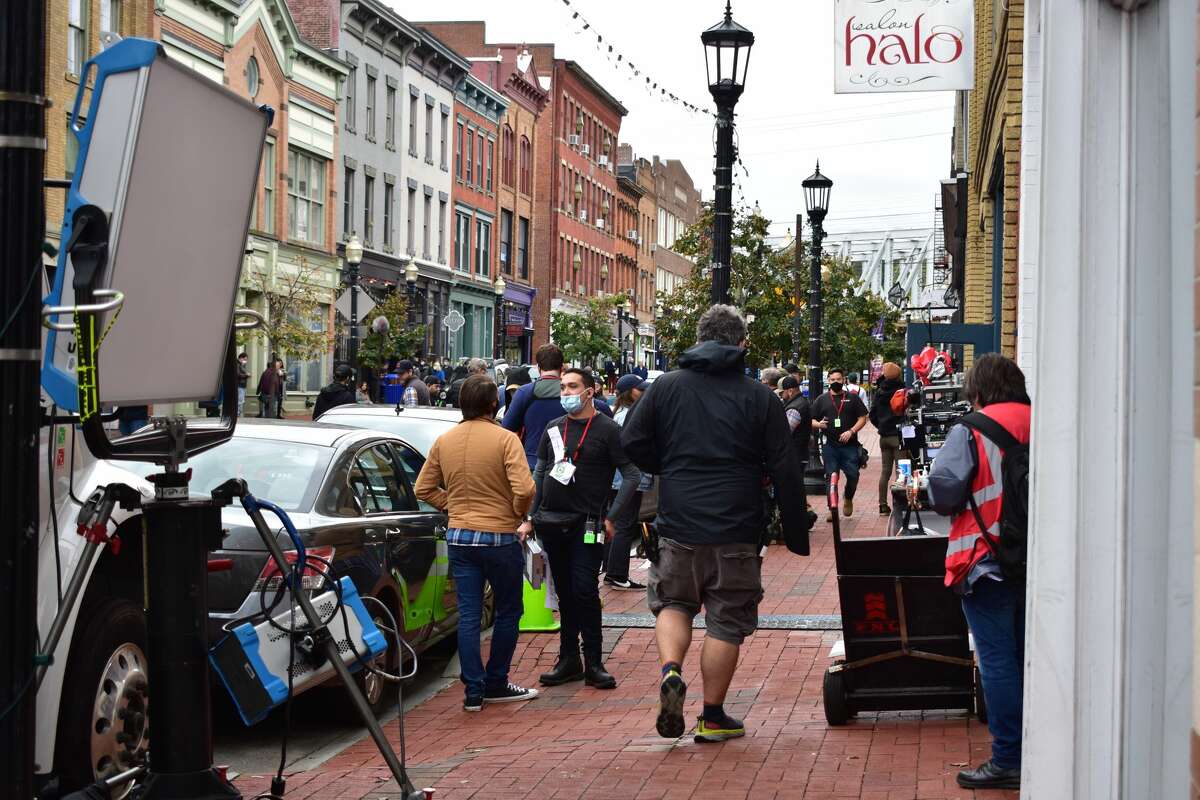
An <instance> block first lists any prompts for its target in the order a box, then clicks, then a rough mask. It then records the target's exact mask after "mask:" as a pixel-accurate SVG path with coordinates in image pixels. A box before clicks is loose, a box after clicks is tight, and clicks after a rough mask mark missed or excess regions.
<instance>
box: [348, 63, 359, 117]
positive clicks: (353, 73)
mask: <svg viewBox="0 0 1200 800" xmlns="http://www.w3.org/2000/svg"><path fill="white" fill-rule="evenodd" d="M357 80H358V69H357V68H356V67H350V74H349V75H347V76H346V130H348V131H353V130H354V84H355V81H357Z"/></svg>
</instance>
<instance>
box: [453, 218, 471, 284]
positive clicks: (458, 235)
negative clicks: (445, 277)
mask: <svg viewBox="0 0 1200 800" xmlns="http://www.w3.org/2000/svg"><path fill="white" fill-rule="evenodd" d="M454 222H455V225H454V266H455V268H457V269H458V271H459V272H470V271H471V218H470V217H469V216H467V215H466V214H463V213H462V212H461V211H460V212H457V213H455V215H454Z"/></svg>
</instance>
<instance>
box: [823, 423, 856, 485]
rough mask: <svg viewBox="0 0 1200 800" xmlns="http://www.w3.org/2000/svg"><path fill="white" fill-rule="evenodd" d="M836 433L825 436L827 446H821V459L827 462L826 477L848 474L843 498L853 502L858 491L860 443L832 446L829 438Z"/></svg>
mask: <svg viewBox="0 0 1200 800" xmlns="http://www.w3.org/2000/svg"><path fill="white" fill-rule="evenodd" d="M835 433H836V431H835V432H834V433H827V434H825V444H823V445H822V446H821V459H822V460H823V461H824V462H825V477H826V478H828V477H829V476H830V475H832V474H833V473H835V472H838V471H841V472H844V473H846V484H845V485H844V486H843V487H842V498H843V499H845V500H853V499H854V492H855V490H857V489H858V443H857V442H855V443H854V444H831V443H830V442H829V437H830V436H833V435H835Z"/></svg>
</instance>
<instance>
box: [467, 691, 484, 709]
mask: <svg viewBox="0 0 1200 800" xmlns="http://www.w3.org/2000/svg"><path fill="white" fill-rule="evenodd" d="M482 710H483V698H482V697H480V696H479V695H467V699H466V700H463V711H482Z"/></svg>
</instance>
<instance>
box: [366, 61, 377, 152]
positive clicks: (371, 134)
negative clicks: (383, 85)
mask: <svg viewBox="0 0 1200 800" xmlns="http://www.w3.org/2000/svg"><path fill="white" fill-rule="evenodd" d="M366 106H367V138H368V139H370V140H371V141H375V79H374V78H373V77H371V76H370V75H368V76H367V102H366Z"/></svg>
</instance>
